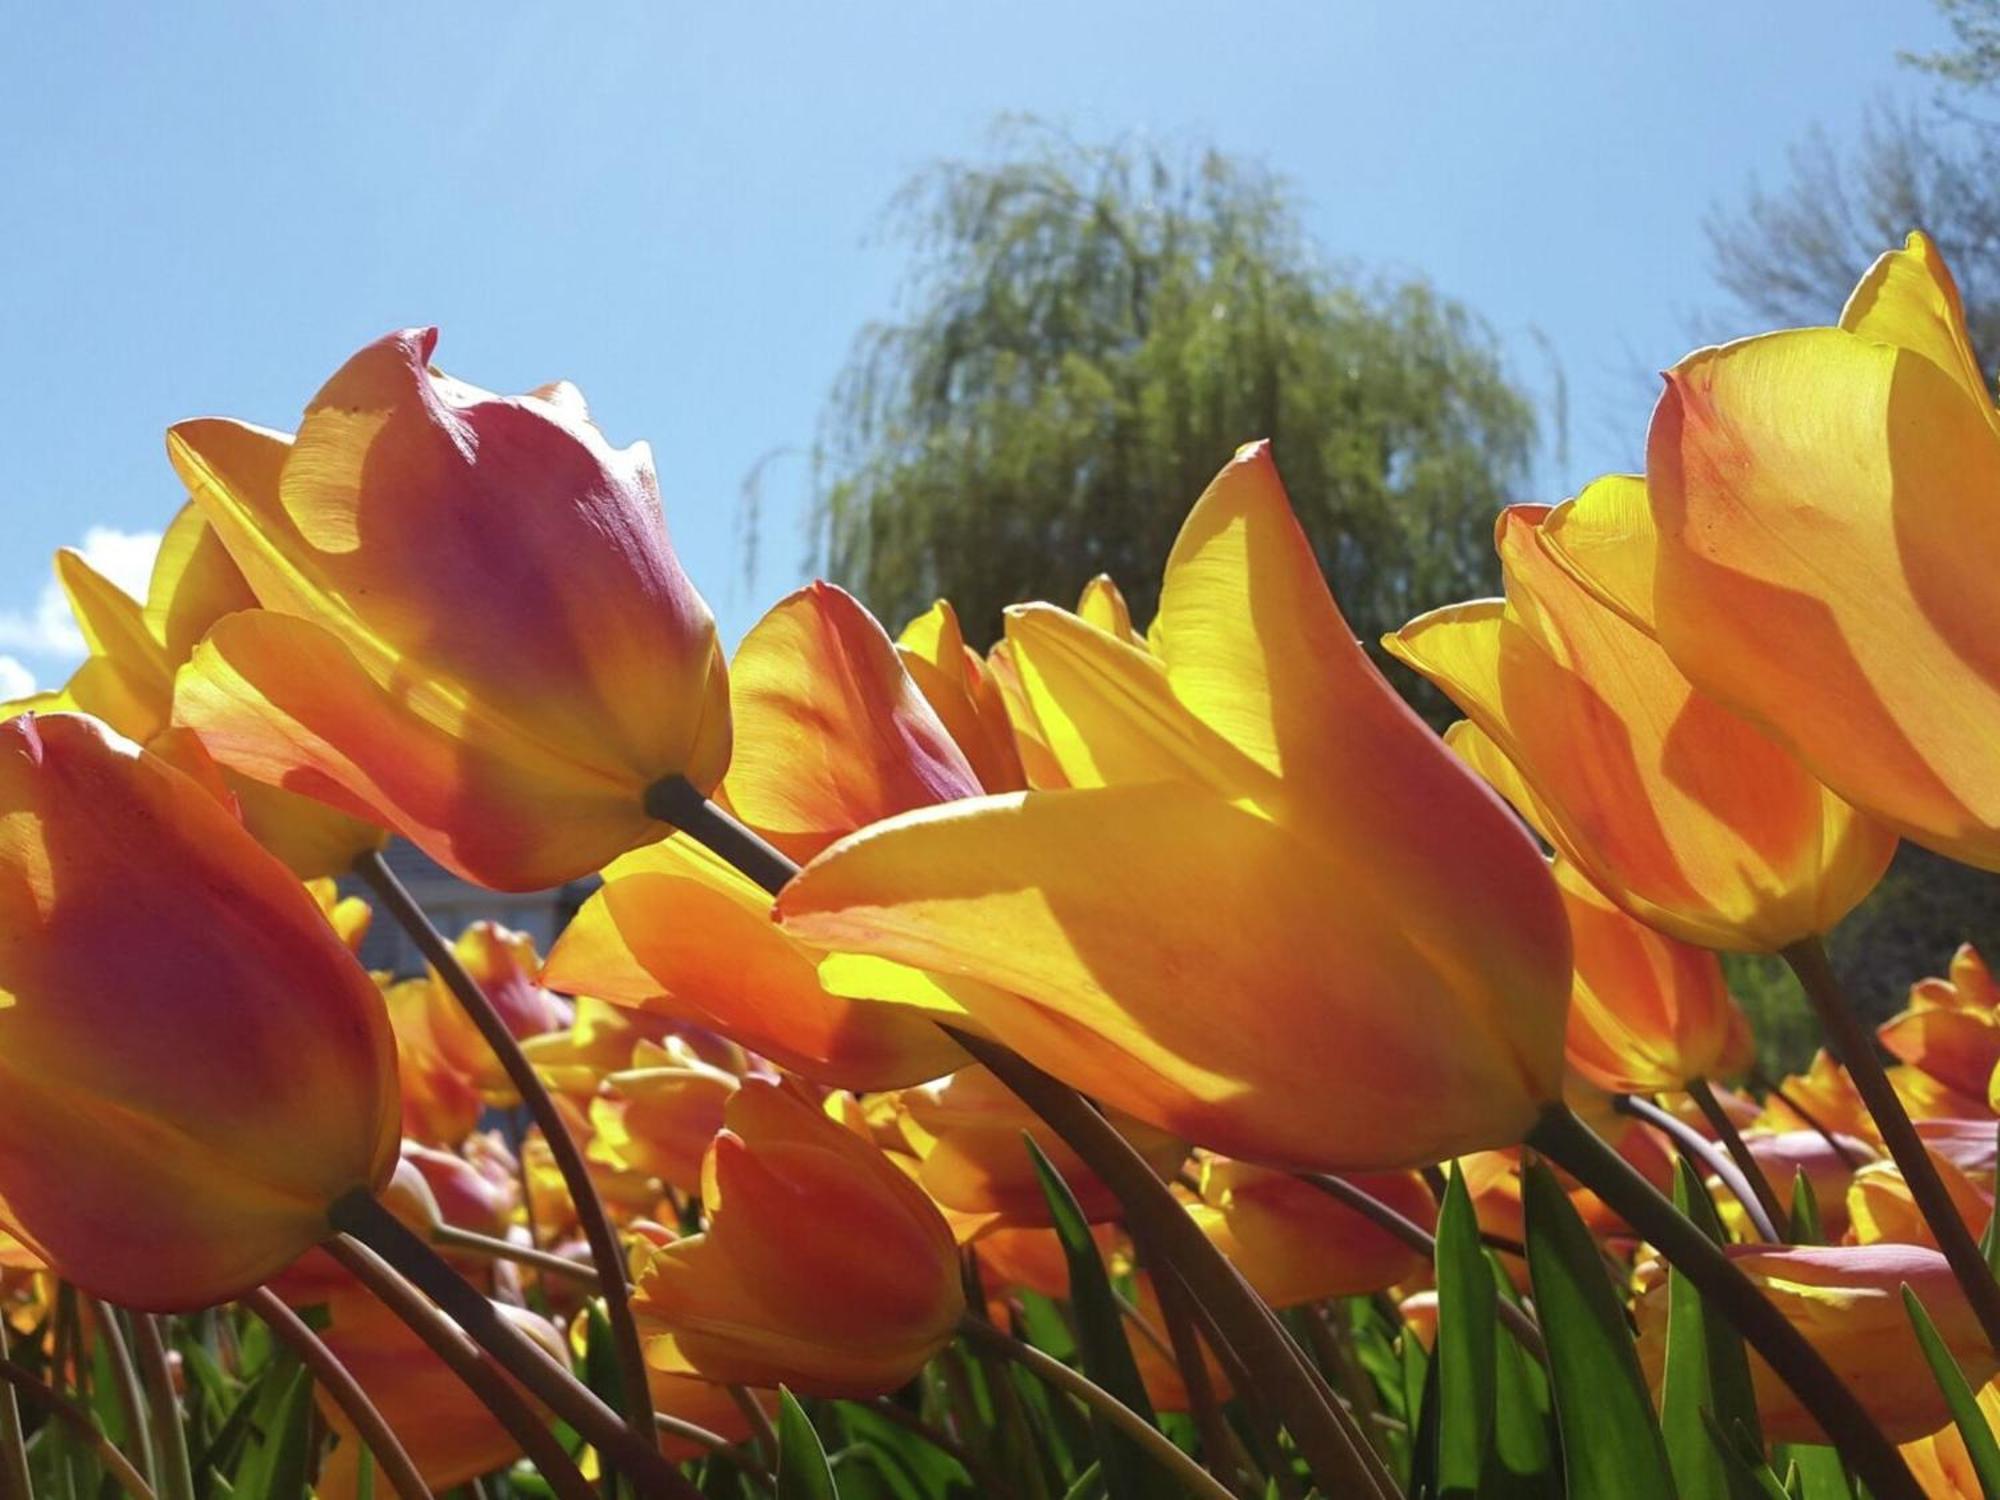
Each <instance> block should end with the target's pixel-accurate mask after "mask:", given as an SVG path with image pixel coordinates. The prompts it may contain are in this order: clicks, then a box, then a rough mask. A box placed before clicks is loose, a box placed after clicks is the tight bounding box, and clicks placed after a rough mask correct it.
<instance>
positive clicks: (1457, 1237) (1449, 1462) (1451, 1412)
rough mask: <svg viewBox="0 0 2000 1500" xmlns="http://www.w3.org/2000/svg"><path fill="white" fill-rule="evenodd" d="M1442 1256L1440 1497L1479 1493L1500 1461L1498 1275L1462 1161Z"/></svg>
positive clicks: (1440, 1239) (1443, 1222)
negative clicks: (1496, 1433)
mask: <svg viewBox="0 0 2000 1500" xmlns="http://www.w3.org/2000/svg"><path fill="white" fill-rule="evenodd" d="M1436 1259H1437V1290H1438V1320H1437V1340H1436V1343H1435V1344H1434V1346H1433V1347H1434V1348H1435V1350H1436V1355H1435V1357H1436V1359H1437V1369H1438V1429H1437V1434H1438V1458H1437V1492H1438V1494H1439V1496H1440V1497H1450V1496H1457V1495H1477V1494H1479V1493H1480V1481H1481V1479H1482V1478H1483V1477H1484V1476H1485V1473H1486V1471H1487V1467H1488V1465H1489V1464H1491V1462H1492V1461H1493V1403H1494V1389H1493V1388H1494V1379H1495V1372H1494V1352H1493V1341H1494V1339H1495V1338H1496V1337H1497V1336H1498V1327H1497V1318H1496V1315H1495V1313H1494V1310H1493V1308H1494V1301H1493V1299H1494V1290H1493V1276H1492V1273H1491V1272H1489V1271H1488V1270H1487V1268H1486V1255H1485V1252H1484V1250H1483V1248H1482V1247H1481V1245H1480V1241H1479V1222H1478V1220H1477V1219H1475V1218H1474V1217H1473V1213H1472V1199H1471V1198H1470V1197H1469V1196H1468V1195H1467V1193H1466V1191H1465V1179H1464V1177H1463V1175H1462V1174H1461V1173H1460V1172H1459V1169H1458V1164H1457V1163H1456V1162H1454V1163H1453V1164H1452V1169H1451V1180H1450V1181H1449V1182H1448V1183H1447V1184H1446V1185H1445V1193H1444V1202H1443V1203H1442V1204H1441V1205H1440V1206H1439V1209H1438V1226H1437V1248H1436Z"/></svg>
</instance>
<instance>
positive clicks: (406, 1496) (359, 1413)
mask: <svg viewBox="0 0 2000 1500" xmlns="http://www.w3.org/2000/svg"><path fill="white" fill-rule="evenodd" d="M238 1300H239V1301H241V1302H242V1304H243V1305H244V1306H245V1307H247V1308H249V1309H250V1311H251V1312H253V1313H255V1314H256V1315H257V1316H258V1317H259V1318H260V1319H262V1320H263V1323H264V1326H265V1327H267V1328H269V1329H270V1330H271V1332H272V1333H273V1334H274V1335H275V1336H276V1337H277V1339H278V1340H279V1342H281V1343H283V1344H284V1345H285V1346H286V1347H287V1348H289V1349H290V1350H291V1351H292V1353H294V1354H296V1355H297V1356H298V1357H299V1363H300V1364H302V1365H304V1366H305V1367H306V1369H308V1370H309V1371H311V1372H312V1378H313V1379H314V1380H316V1381H317V1382H319V1387H320V1389H321V1390H323V1391H325V1392H326V1393H327V1395H329V1396H331V1397H332V1398H333V1399H334V1402H335V1404H336V1405H338V1406H339V1407H340V1409H341V1411H342V1412H344V1413H345V1414H346V1416H347V1420H348V1421H350V1422H352V1423H353V1424H354V1430H355V1432H356V1433H357V1434H359V1435H360V1438H361V1441H362V1442H363V1443H365V1444H367V1446H368V1451H369V1452H370V1453H372V1454H373V1455H374V1456H375V1464H376V1466H377V1467H378V1468H380V1469H381V1471H382V1472H383V1474H384V1475H386V1476H387V1478H388V1480H389V1484H390V1486H391V1487H392V1488H394V1490H395V1491H396V1493H397V1494H398V1495H400V1496H402V1500H432V1496H431V1488H430V1486H429V1485H427V1484H425V1483H424V1477H423V1475H421V1474H419V1473H418V1472H417V1466H416V1464H415V1463H413V1462H412V1461H411V1459H410V1455H409V1453H408V1451H407V1450H406V1449H405V1448H404V1447H403V1444H402V1440H401V1439H400V1438H398V1437H397V1436H396V1433H395V1429H393V1428H392V1427H390V1426H389V1424H388V1422H386V1421H385V1420H384V1419H383V1417H382V1413H381V1412H380V1411H379V1410H378V1409H377V1408H376V1405H375V1403H374V1402H373V1401H371V1400H369V1399H368V1393H367V1392H366V1391H364V1390H363V1389H362V1388H361V1383H360V1382H359V1381H358V1380H356V1379H355V1378H354V1374H353V1372H352V1371H351V1370H349V1369H348V1368H347V1366H346V1365H344V1364H342V1363H341V1362H340V1359H339V1357H338V1356H337V1355H335V1354H334V1352H333V1351H332V1350H331V1349H329V1348H327V1346H326V1344H325V1342H324V1341H323V1340H322V1339H321V1338H320V1336H319V1335H318V1334H316V1333H314V1332H313V1331H312V1329H311V1328H309V1327H307V1326H306V1323H305V1320H304V1319H303V1318H301V1317H300V1316H299V1315H298V1314H297V1313H295V1312H293V1311H292V1310H291V1309H290V1308H289V1307H287V1306H285V1304H284V1303H283V1302H281V1301H279V1300H278V1298H277V1296H276V1295H275V1294H274V1293H273V1292H272V1291H271V1289H270V1288H269V1287H264V1286H260V1287H258V1288H256V1289H255V1290H254V1291H251V1292H248V1293H246V1294H245V1295H244V1296H243V1297H241V1298H239V1299H238Z"/></svg>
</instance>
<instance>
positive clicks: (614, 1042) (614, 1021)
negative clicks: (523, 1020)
mask: <svg viewBox="0 0 2000 1500" xmlns="http://www.w3.org/2000/svg"><path fill="white" fill-rule="evenodd" d="M575 1010H576V1015H575V1018H574V1019H573V1020H572V1021H571V1022H570V1024H569V1029H568V1030H567V1031H545V1032H543V1033H542V1034H541V1035H540V1036H535V1037H529V1038H528V1040H526V1041H525V1042H523V1043H522V1044H521V1050H522V1052H524V1053H525V1054H526V1055H527V1058H528V1061H529V1062H531V1063H533V1064H534V1066H535V1071H536V1073H538V1074H539V1075H540V1076H541V1079H542V1081H543V1082H544V1083H546V1084H547V1085H548V1086H549V1087H550V1088H552V1089H555V1090H557V1091H559V1092H561V1093H564V1094H567V1095H569V1096H570V1097H571V1098H573V1099H577V1100H581V1101H585V1102H588V1101H589V1100H591V1099H593V1098H595V1097H596V1095H597V1092H598V1090H599V1088H600V1087H601V1086H602V1085H603V1082H604V1080H605V1078H606V1077H607V1076H608V1075H610V1074H612V1073H616V1072H619V1071H620V1070H622V1069H625V1068H632V1067H639V1066H644V1064H643V1063H642V1062H641V1061H640V1059H641V1057H642V1056H643V1055H644V1054H642V1052H641V1049H642V1048H644V1047H649V1046H653V1045H656V1044H660V1043H664V1042H665V1041H666V1040H667V1038H668V1037H670V1036H672V1035H674V1034H675V1033H676V1031H677V1030H678V1029H679V1028H677V1026H676V1024H675V1022H674V1021H673V1020H672V1019H671V1018H669V1017H667V1016H657V1015H651V1014H648V1013H647V1012H645V1011H639V1010H632V1009H629V1008H628V1007H626V1006H623V1005H612V1004H609V1003H607V1002H606V1001H603V1000H599V999H596V998H594V997H593V996H590V995H579V996H577V997H576V1002H575ZM718 1040H719V1039H718ZM728 1066H729V1070H730V1071H732V1072H736V1071H740V1070H741V1066H742V1061H741V1057H740V1055H739V1056H738V1057H735V1058H732V1059H731V1060H730V1061H729V1063H728Z"/></svg>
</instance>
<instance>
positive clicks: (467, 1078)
mask: <svg viewBox="0 0 2000 1500" xmlns="http://www.w3.org/2000/svg"><path fill="white" fill-rule="evenodd" d="M376 977H377V981H378V982H379V983H380V984H381V985H382V1000H383V1003H384V1004H385V1005H386V1006H387V1007H388V1012H389V1024H390V1027H391V1028H392V1030H393V1031H394V1033H395V1038H396V1072H397V1078H398V1082H399V1084H400V1094H401V1099H402V1133H403V1134H404V1135H405V1136H407V1137H409V1138H410V1139H412V1140H417V1141H422V1142H424V1143H425V1144H426V1145H431V1146H443V1147H446V1148H451V1147H455V1146H457V1145H458V1143H459V1142H460V1141H463V1140H464V1139H465V1138H466V1137H467V1136H468V1135H470V1134H472V1132H473V1130H474V1129H475V1128H476V1127H477V1126H478V1124H479V1116H480V1114H481V1113H482V1112H483V1111H484V1109H485V1108H486V1103H485V1101H484V1100H483V1099H482V1098H481V1097H480V1094H479V1086H478V1084H477V1083H475V1082H474V1081H473V1078H472V1076H471V1075H470V1074H468V1073H466V1072H465V1071H464V1070H463V1069H462V1068H460V1067H459V1066H458V1064H457V1063H455V1062H453V1061H452V1060H451V1059H450V1057H449V1056H448V1055H447V1053H446V1050H445V1047H444V1044H443V1043H442V1041H441V1040H440V1039H439V1037H438V1035H437V1033H436V1031H435V1030H434V1029H433V1017H432V1012H433V1006H432V995H431V991H432V987H433V985H434V983H435V981H433V980H431V979H428V978H425V979H398V980H391V979H389V977H388V976H387V975H378V976H376Z"/></svg>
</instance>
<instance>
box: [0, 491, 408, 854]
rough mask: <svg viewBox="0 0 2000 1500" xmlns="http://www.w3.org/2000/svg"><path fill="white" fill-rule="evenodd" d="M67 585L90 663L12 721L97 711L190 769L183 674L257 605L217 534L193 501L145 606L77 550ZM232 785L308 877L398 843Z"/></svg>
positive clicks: (232, 780)
mask: <svg viewBox="0 0 2000 1500" xmlns="http://www.w3.org/2000/svg"><path fill="white" fill-rule="evenodd" d="M56 579H57V581H58V582H59V583H60V584H61V585H62V589H63V593H64V595H65V596H66V597H67V598H68V600H69V606H70V613H71V614H72V615H74V616H75V617H76V623H77V628H78V630H80V631H81V632H82V635H83V639H84V643H85V645H86V646H88V648H89V650H90V656H89V658H88V659H87V660H86V661H85V662H84V664H83V665H82V666H81V667H78V668H77V670H76V671H75V672H74V673H73V674H72V675H71V676H70V679H69V681H68V682H66V683H64V684H63V686H62V687H61V688H60V689H59V690H58V691H56V692H53V693H43V694H41V695H39V697H38V698H37V699H36V700H34V702H33V703H32V704H31V705H30V704H21V705H0V719H4V718H8V717H10V716H11V715H12V713H13V712H14V711H15V708H16V707H29V706H32V707H34V708H36V709H38V710H40V711H43V712H55V711H61V710H73V711H75V712H78V713H86V714H90V715H92V716H94V717H96V718H99V719H102V720H103V721H104V722H105V723H107V724H109V725H110V726H111V727H112V728H113V729H115V730H117V731H118V732H119V733H120V734H122V735H124V736H125V737H126V738H127V739H129V740H136V741H138V743H140V744H141V745H144V746H146V748H148V749H150V750H155V751H158V752H159V753H161V754H163V755H167V756H168V757H169V758H170V759H176V760H177V761H178V756H177V755H176V754H175V751H174V747H173V746H172V745H171V744H170V743H169V741H170V739H171V737H172V734H173V730H172V724H173V703H174V674H175V672H176V671H178V670H179V669H180V667H181V666H182V664H184V663H185V662H186V661H187V660H188V658H189V656H190V655H191V654H192V653H193V651H194V648H195V643H196V642H197V641H199V640H200V639H201V637H202V635H203V633H204V632H206V631H207V629H208V628H209V626H211V625H213V624H214V623H215V622H216V621H217V620H219V619H221V618H222V617H223V616H224V615H227V614H232V613H234V612H235V611H237V610H240V609H248V608H250V607H252V606H253V605H255V604H256V602H257V601H256V599H255V598H254V597H253V596H252V595H251V593H250V585H249V584H247V583H246V582H244V580H243V575H242V574H241V573H240V572H238V571H237V569H236V564H235V563H233V562H231V561H230V560H229V554H228V552H226V551H225V550H224V549H223V546H222V543H221V542H220V541H219V540H218V539H217V537H216V534H215V531H214V529H213V528H212V527H210V526H209V524H208V522H207V521H205V520H204V519H203V518H202V515H201V512H200V511H199V510H197V509H196V508H195V507H194V506H193V505H192V504H190V505H186V506H183V507H182V508H181V510H180V513H179V514H178V515H176V516H175V517H174V519H173V521H172V523H171V524H170V525H169V526H168V527H167V529H166V532H165V534H164V535H163V536H162V537H161V539H160V550H159V555H158V556H157V558H156V559H155V560H154V563H153V575H152V578H151V581H150V582H149V584H148V586H147V590H146V598H145V600H144V602H143V603H142V602H141V601H139V600H137V599H133V598H131V597H129V596H128V595H127V594H126V593H125V591H124V590H123V589H121V588H119V587H118V585H117V584H115V583H113V582H112V581H111V580H110V579H108V578H106V577H105V576H104V575H103V574H101V573H99V572H98V571H97V570H96V569H95V568H93V567H91V565H90V564H89V563H88V562H87V561H85V560H84V557H83V555H82V554H81V553H79V552H74V551H71V550H70V549H69V548H67V547H65V548H64V549H63V550H62V551H60V552H58V553H57V554H56ZM184 769H185V767H184ZM223 779H224V780H225V781H226V783H227V785H228V787H229V791H230V793H231V795H232V796H234V797H235V799H236V803H237V808H238V810H239V811H240V812H241V813H242V815H243V822H244V826H245V827H247V828H248V829H249V830H250V832H251V833H252V834H253V835H255V837H256V839H257V841H258V842H259V843H261V844H262V845H263V846H264V847H265V848H267V849H269V850H270V851H271V852H272V853H273V854H275V855H277V856H278V857H279V858H280V859H282V860H284V861H285V863H286V864H288V865H290V866H291V867H292V869H293V870H294V871H295V872H296V873H297V874H298V875H299V876H301V877H302V878H304V879H315V878H317V877H320V876H324V875H335V874H339V873H340V872H342V871H344V870H346V869H347V868H348V867H349V866H350V865H352V864H353V863H354V861H355V859H356V858H357V857H358V856H360V855H362V854H364V853H366V852H367V851H369V850H370V849H376V848H379V847H380V846H381V845H382V844H383V843H384V842H385V841H386V840H387V838H388V834H387V833H385V832H384V831H383V830H382V829H380V828H378V827H376V826H375V825H374V824H372V823H365V822H362V821H360V820H358V819H355V818H351V817H349V816H347V815H346V814H345V813H341V812H336V811H335V810H334V809H332V808H330V807H327V806H326V805H324V804H323V803H319V802H314V801H312V800H311V799H310V798H307V797H297V796H293V795H292V794H291V793H289V792H284V791H280V790H278V789H277V788H275V787H269V786H264V785H262V784H261V783H259V782H255V781H252V780H250V779H249V778H247V777H243V776H238V775H234V774H232V773H225V775H224V778H223Z"/></svg>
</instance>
